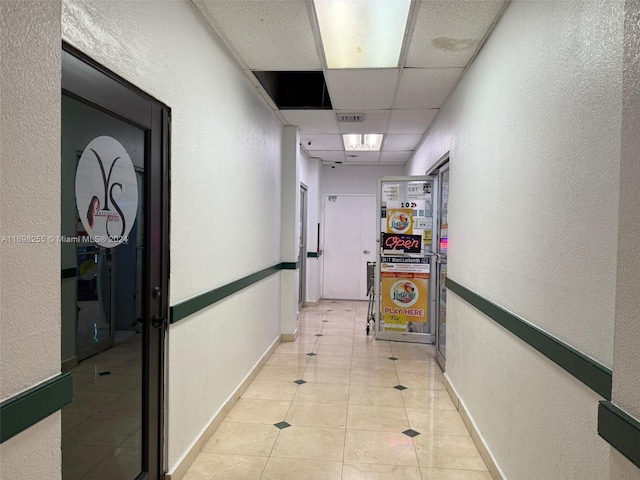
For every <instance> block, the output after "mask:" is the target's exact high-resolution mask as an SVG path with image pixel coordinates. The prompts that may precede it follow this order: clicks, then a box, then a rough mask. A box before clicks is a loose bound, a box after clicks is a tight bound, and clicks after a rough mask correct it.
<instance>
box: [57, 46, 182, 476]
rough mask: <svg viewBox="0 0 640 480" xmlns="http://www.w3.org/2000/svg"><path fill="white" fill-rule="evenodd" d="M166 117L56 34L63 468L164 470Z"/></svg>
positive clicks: (75, 471) (132, 472) (67, 472)
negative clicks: (67, 384)
mask: <svg viewBox="0 0 640 480" xmlns="http://www.w3.org/2000/svg"><path fill="white" fill-rule="evenodd" d="M168 128H169V109H168V107H166V106H164V105H163V104H161V103H160V102H158V101H157V100H154V99H153V98H151V97H149V96H148V95H146V94H144V93H143V92H141V91H140V90H139V89H137V88H136V87H134V86H132V85H130V84H129V83H127V82H126V81H124V80H123V79H121V78H119V77H117V76H116V75H115V74H113V73H112V72H110V71H108V70H106V69H105V68H103V67H101V66H100V65H98V64H96V63H95V62H94V61H92V60H91V59H89V58H87V57H86V56H84V55H83V54H82V53H81V52H79V51H77V50H76V49H74V48H72V47H70V46H68V45H66V44H65V45H64V46H63V52H62V132H61V133H62V136H61V158H62V178H61V208H62V211H61V236H60V243H61V256H62V258H61V260H62V267H63V271H62V293H61V295H62V299H61V300H62V369H63V370H69V371H70V372H71V373H72V376H73V380H74V397H73V402H72V403H71V404H69V405H67V406H65V407H64V408H63V410H62V457H63V469H62V470H63V480H74V479H79V478H85V479H113V478H118V479H122V480H133V479H159V478H160V477H161V475H162V473H163V463H162V462H163V458H162V452H163V448H164V445H163V429H164V426H163V425H164V422H163V415H164V409H163V393H164V381H163V378H164V337H165V331H166V321H165V319H166V316H167V311H168V261H167V260H168V196H169V192H168V179H169V175H168V172H169V171H168V167H169V165H168V139H169V136H168V133H169V132H168Z"/></svg>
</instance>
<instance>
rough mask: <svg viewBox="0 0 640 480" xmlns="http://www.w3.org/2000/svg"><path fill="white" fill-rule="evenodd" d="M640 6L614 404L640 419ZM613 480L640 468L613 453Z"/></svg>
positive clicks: (627, 51) (630, 32)
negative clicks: (639, 346) (639, 321)
mask: <svg viewBox="0 0 640 480" xmlns="http://www.w3.org/2000/svg"><path fill="white" fill-rule="evenodd" d="M639 45H640V1H639V0H627V3H626V18H625V35H624V77H623V109H622V152H621V158H620V221H619V226H618V263H617V265H618V277H617V291H616V322H615V337H614V341H615V343H614V351H613V372H614V374H613V402H614V403H615V404H616V405H618V406H619V407H620V408H622V409H623V410H625V411H626V412H627V413H629V414H630V415H632V416H633V417H635V418H636V419H640V348H638V345H640V328H639V324H638V320H639V319H640V242H639V241H638V238H640V214H639V213H638V212H640V190H639V188H640V56H639V51H638V48H639V47H638V46H639ZM611 479H612V480H613V479H615V480H632V479H633V480H638V479H640V469H638V468H637V467H635V466H633V465H632V464H631V462H629V461H628V460H627V459H626V458H624V457H623V456H622V455H620V454H619V453H618V452H616V451H615V450H613V449H612V455H611Z"/></svg>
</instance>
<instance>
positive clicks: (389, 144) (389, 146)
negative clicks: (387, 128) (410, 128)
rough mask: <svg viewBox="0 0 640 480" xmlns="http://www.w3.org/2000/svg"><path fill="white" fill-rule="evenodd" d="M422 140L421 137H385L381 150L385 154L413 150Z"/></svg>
mask: <svg viewBox="0 0 640 480" xmlns="http://www.w3.org/2000/svg"><path fill="white" fill-rule="evenodd" d="M420 140H422V135H413V134H412V135H387V137H386V138H385V139H384V144H383V145H382V149H383V150H384V151H385V152H393V151H401V150H413V149H414V148H416V145H418V143H419V142H420Z"/></svg>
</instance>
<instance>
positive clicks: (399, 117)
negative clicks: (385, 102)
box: [388, 108, 439, 134]
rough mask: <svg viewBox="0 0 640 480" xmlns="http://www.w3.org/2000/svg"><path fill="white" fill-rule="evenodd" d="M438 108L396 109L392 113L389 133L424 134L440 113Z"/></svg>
mask: <svg viewBox="0 0 640 480" xmlns="http://www.w3.org/2000/svg"><path fill="white" fill-rule="evenodd" d="M438 111H439V110H438V109H437V108H430V109H426V110H394V111H393V112H392V113H391V122H390V123H389V130H388V132H389V133H419V134H423V133H424V132H425V131H426V130H427V128H428V127H429V125H431V122H432V121H433V119H434V118H435V116H436V115H437V114H438Z"/></svg>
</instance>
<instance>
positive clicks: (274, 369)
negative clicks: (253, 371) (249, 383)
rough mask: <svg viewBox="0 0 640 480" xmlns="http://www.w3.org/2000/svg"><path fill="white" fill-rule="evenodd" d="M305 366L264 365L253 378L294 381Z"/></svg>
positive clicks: (270, 380)
mask: <svg viewBox="0 0 640 480" xmlns="http://www.w3.org/2000/svg"><path fill="white" fill-rule="evenodd" d="M304 370H305V367H283V366H279V365H265V366H264V367H262V368H261V369H260V371H259V372H258V374H257V375H256V378H255V380H260V381H267V382H294V381H296V380H299V379H301V378H302V374H303V373H304Z"/></svg>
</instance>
